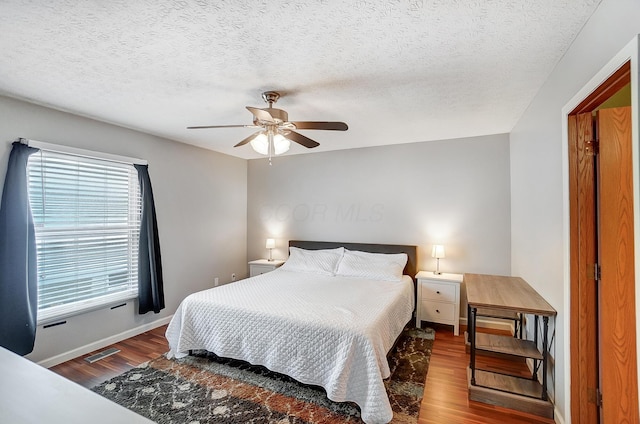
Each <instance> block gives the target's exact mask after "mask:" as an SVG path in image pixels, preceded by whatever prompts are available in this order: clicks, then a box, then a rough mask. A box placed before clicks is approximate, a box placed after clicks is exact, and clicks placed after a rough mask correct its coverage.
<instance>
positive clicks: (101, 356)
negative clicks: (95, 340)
mask: <svg viewBox="0 0 640 424" xmlns="http://www.w3.org/2000/svg"><path fill="white" fill-rule="evenodd" d="M118 352H120V349H116V348H114V347H112V348H111V349H107V350H103V351H102V352H98V353H96V354H95V355H91V356H87V357H86V358H84V360H85V361H87V362H89V363H90V364H93V363H94V362H96V361H99V360H101V359H104V358H106V357H107V356H111V355H115V354H116V353H118Z"/></svg>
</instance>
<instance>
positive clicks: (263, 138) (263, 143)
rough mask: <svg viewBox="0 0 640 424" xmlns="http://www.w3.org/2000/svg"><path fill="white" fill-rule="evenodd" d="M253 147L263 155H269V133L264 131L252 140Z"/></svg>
mask: <svg viewBox="0 0 640 424" xmlns="http://www.w3.org/2000/svg"><path fill="white" fill-rule="evenodd" d="M251 147H253V150H255V151H256V152H258V153H260V154H261V155H268V154H269V139H268V138H267V135H266V134H265V133H264V132H262V133H260V134H258V135H257V136H256V137H255V138H254V139H253V140H251Z"/></svg>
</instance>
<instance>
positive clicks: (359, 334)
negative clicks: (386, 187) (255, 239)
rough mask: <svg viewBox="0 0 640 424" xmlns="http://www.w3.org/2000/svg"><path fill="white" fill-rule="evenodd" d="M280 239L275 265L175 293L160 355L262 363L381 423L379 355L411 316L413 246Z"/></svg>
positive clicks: (385, 410) (387, 413)
mask: <svg viewBox="0 0 640 424" xmlns="http://www.w3.org/2000/svg"><path fill="white" fill-rule="evenodd" d="M289 245H290V257H289V259H288V260H287V262H285V264H284V265H283V266H282V267H281V268H279V269H277V270H275V271H272V272H269V273H266V274H262V275H259V276H256V277H251V278H247V279H245V280H241V281H238V282H235V283H233V284H227V285H224V286H219V287H216V288H213V289H209V290H205V291H202V292H198V293H194V294H192V295H190V296H188V297H187V298H185V300H184V301H183V302H182V303H181V304H180V306H179V307H178V309H177V311H176V313H175V314H174V316H173V318H172V320H171V322H170V324H169V326H168V328H167V332H166V337H167V340H168V341H169V347H170V351H169V354H168V357H178V358H179V357H183V356H186V355H187V354H188V352H189V351H190V350H196V349H205V350H208V351H210V352H213V353H215V354H216V355H218V356H222V357H229V358H233V359H240V360H244V361H247V362H249V363H251V364H254V365H262V366H265V367H267V368H268V369H270V370H272V371H275V372H279V373H283V374H286V375H289V376H290V377H293V378H295V379H296V380H298V381H300V382H302V383H306V384H313V385H318V386H321V387H323V388H324V389H325V390H326V392H327V396H328V397H329V399H331V400H333V401H336V402H345V401H350V402H355V403H356V404H357V405H358V406H359V407H360V410H361V417H362V420H363V421H364V422H365V423H368V424H373V423H386V422H389V421H390V420H391V419H392V418H393V412H392V410H391V406H390V404H389V399H388V397H387V393H386V391H385V388H384V383H383V379H385V378H387V377H389V365H388V362H387V353H388V352H389V350H390V349H391V348H392V347H393V345H394V342H395V341H396V339H397V337H398V336H399V335H400V333H401V331H402V329H403V328H404V326H405V324H407V323H408V322H410V321H411V317H412V314H413V310H414V306H415V281H414V280H413V278H411V277H409V276H413V275H415V271H416V267H415V264H416V247H415V246H402V245H379V244H375V245H374V244H360V243H337V242H309V241H291V242H290V243H289ZM362 252H368V253H362ZM379 254H384V255H379ZM403 256H404V257H406V259H405V261H406V263H404V262H402V261H401V257H403ZM338 257H339V258H338ZM336 258H338V259H336ZM381 258H382V259H381ZM336 260H337V263H334V262H335V261H336ZM380 264H382V265H380ZM379 265H380V266H379ZM332 267H333V268H332ZM392 268H393V270H392V271H390V272H391V274H392V275H391V274H388V270H389V269H392ZM396 276H397V278H396Z"/></svg>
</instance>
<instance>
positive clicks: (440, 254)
mask: <svg viewBox="0 0 640 424" xmlns="http://www.w3.org/2000/svg"><path fill="white" fill-rule="evenodd" d="M431 257H432V258H436V270H435V271H433V273H434V274H436V275H440V274H442V273H441V272H440V258H444V246H443V245H441V244H434V245H433V250H431Z"/></svg>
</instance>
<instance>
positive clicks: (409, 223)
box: [247, 134, 511, 315]
mask: <svg viewBox="0 0 640 424" xmlns="http://www.w3.org/2000/svg"><path fill="white" fill-rule="evenodd" d="M248 187H249V188H248V204H247V206H248V212H247V214H248V217H247V219H248V228H247V234H248V237H247V256H248V259H249V260H253V259H257V258H264V257H266V256H267V255H268V252H267V250H266V249H265V248H264V246H265V239H266V238H268V237H273V238H275V239H276V249H275V250H274V252H273V256H274V258H286V256H287V243H288V240H290V239H302V240H324V241H344V242H364V243H391V244H411V245H414V244H415V245H417V246H418V247H419V249H418V267H419V268H420V269H426V270H432V269H435V259H433V258H431V246H432V245H433V244H444V245H445V249H446V258H445V259H442V260H441V261H440V269H441V270H442V271H445V272H460V273H463V272H477V273H490V274H502V275H508V274H509V273H510V271H511V266H510V260H511V258H510V249H511V246H510V194H509V193H510V185H509V139H508V136H507V135H506V134H501V135H493V136H485V137H474V138H465V139H458V140H445V141H432V142H425V143H411V144H402V145H394V146H384V147H371V148H362V149H352V150H341V151H335V152H325V153H314V154H307V155H297V156H289V157H287V156H282V157H275V158H274V159H273V165H272V166H269V165H268V161H267V160H266V159H254V160H250V161H249V171H248ZM463 293H464V290H463ZM462 311H463V315H466V303H463V305H462Z"/></svg>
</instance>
